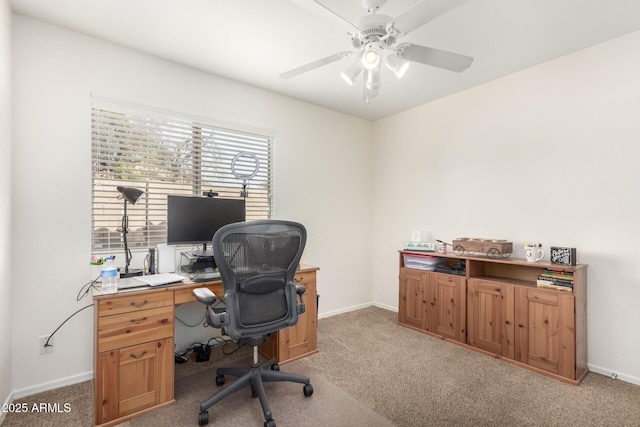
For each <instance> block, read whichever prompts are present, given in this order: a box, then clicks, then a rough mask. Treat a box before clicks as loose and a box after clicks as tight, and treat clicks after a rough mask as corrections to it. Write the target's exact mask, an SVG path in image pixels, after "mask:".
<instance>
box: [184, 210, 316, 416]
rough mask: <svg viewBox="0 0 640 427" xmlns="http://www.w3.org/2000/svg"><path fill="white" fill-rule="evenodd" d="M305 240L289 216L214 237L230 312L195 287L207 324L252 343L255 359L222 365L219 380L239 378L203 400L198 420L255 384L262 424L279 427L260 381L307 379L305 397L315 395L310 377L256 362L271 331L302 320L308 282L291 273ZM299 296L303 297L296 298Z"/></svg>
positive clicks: (253, 389)
mask: <svg viewBox="0 0 640 427" xmlns="http://www.w3.org/2000/svg"><path fill="white" fill-rule="evenodd" d="M306 240H307V232H306V229H305V228H304V226H302V224H298V223H295V222H290V221H277V220H264V221H251V222H242V223H235V224H229V225H226V226H224V227H222V228H221V229H219V230H218V231H217V232H216V234H215V235H214V237H213V255H214V259H215V261H216V264H217V265H218V268H219V269H220V277H221V278H222V285H223V288H224V304H225V306H226V311H223V312H220V310H219V309H218V308H217V307H216V308H214V307H213V304H214V303H215V302H216V300H217V298H216V296H215V295H214V294H213V292H211V291H210V290H209V289H207V288H198V289H194V290H193V295H194V296H195V297H196V299H197V300H198V301H200V302H201V303H203V304H205V305H206V306H207V308H206V319H207V323H208V324H209V325H211V326H214V327H218V328H221V329H222V333H223V334H225V335H228V336H229V337H231V338H232V339H234V340H237V341H238V343H239V344H242V343H247V344H250V345H251V346H253V364H252V365H251V367H249V368H218V370H217V376H216V384H217V385H218V386H221V385H223V384H224V382H225V379H224V376H225V375H232V376H235V377H237V378H238V379H237V380H236V381H235V382H233V383H232V384H230V385H229V386H228V387H226V388H224V389H222V390H220V391H219V392H218V393H217V394H214V395H213V396H211V397H210V398H208V399H207V400H205V401H204V402H202V404H201V405H200V414H199V416H198V423H199V424H200V425H205V424H208V422H209V413H208V412H207V409H209V408H210V407H211V406H213V405H215V404H216V403H218V402H220V401H221V400H222V399H224V398H225V397H227V396H229V395H231V394H233V393H235V392H236V391H239V390H241V389H243V388H245V387H248V386H251V393H252V396H253V397H258V398H260V404H261V405H262V412H263V413H264V418H265V420H266V421H265V422H264V426H265V427H275V425H276V423H275V421H274V420H273V418H272V416H271V409H270V408H269V404H268V403H267V397H266V395H265V392H264V387H263V385H262V383H264V382H271V381H293V382H297V383H301V384H304V387H303V392H304V395H305V396H307V397H308V396H311V395H312V394H313V386H312V385H311V384H310V383H309V378H308V377H304V376H300V375H293V374H287V373H284V372H279V369H280V368H279V366H278V364H277V363H276V360H275V359H271V360H269V361H267V362H265V363H263V364H259V363H258V345H259V344H260V343H262V342H263V341H265V340H266V339H267V338H268V336H269V334H270V333H272V332H276V331H278V330H280V329H283V328H286V327H288V326H292V325H295V324H296V323H297V322H298V314H301V313H304V311H305V305H304V301H303V298H302V294H303V293H304V292H305V290H306V289H305V288H304V286H300V285H297V284H295V283H294V281H293V277H294V275H295V272H296V268H297V267H298V263H299V262H300V257H301V256H302V251H303V249H304V246H305V243H306ZM298 298H299V300H300V301H299V302H298Z"/></svg>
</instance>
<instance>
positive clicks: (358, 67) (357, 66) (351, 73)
mask: <svg viewBox="0 0 640 427" xmlns="http://www.w3.org/2000/svg"><path fill="white" fill-rule="evenodd" d="M361 71H362V62H361V60H360V57H358V58H356V59H355V61H353V62H352V63H351V64H349V66H348V67H347V69H346V70H344V71H343V72H342V73H340V76H342V78H343V79H344V81H345V82H347V83H349V84H350V85H353V83H355V81H356V77H358V74H360V72H361Z"/></svg>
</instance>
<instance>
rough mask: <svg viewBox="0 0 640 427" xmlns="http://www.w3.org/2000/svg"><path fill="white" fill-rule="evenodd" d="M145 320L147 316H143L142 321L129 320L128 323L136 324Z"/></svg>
mask: <svg viewBox="0 0 640 427" xmlns="http://www.w3.org/2000/svg"><path fill="white" fill-rule="evenodd" d="M145 320H147V316H144V317H143V318H142V319H138V320H136V319H131V320H129V322H131V323H137V322H144V321H145Z"/></svg>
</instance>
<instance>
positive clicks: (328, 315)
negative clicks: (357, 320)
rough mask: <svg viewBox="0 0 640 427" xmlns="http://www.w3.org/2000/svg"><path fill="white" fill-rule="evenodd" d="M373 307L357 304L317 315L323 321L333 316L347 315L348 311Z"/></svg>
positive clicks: (369, 304) (370, 304)
mask: <svg viewBox="0 0 640 427" xmlns="http://www.w3.org/2000/svg"><path fill="white" fill-rule="evenodd" d="M372 305H373V303H370V302H369V303H366V304H358V305H352V306H351V307H347V308H341V309H340V310H334V311H327V312H325V313H322V314H320V313H318V319H324V318H325V317H331V316H335V315H337V314H342V313H348V312H350V311H355V310H360V309H362V308H367V307H371V306H372Z"/></svg>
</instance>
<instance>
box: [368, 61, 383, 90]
mask: <svg viewBox="0 0 640 427" xmlns="http://www.w3.org/2000/svg"><path fill="white" fill-rule="evenodd" d="M380 84H381V83H380V67H376V68H372V69H370V70H369V72H368V73H367V89H369V90H374V91H377V90H378V89H380Z"/></svg>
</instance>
